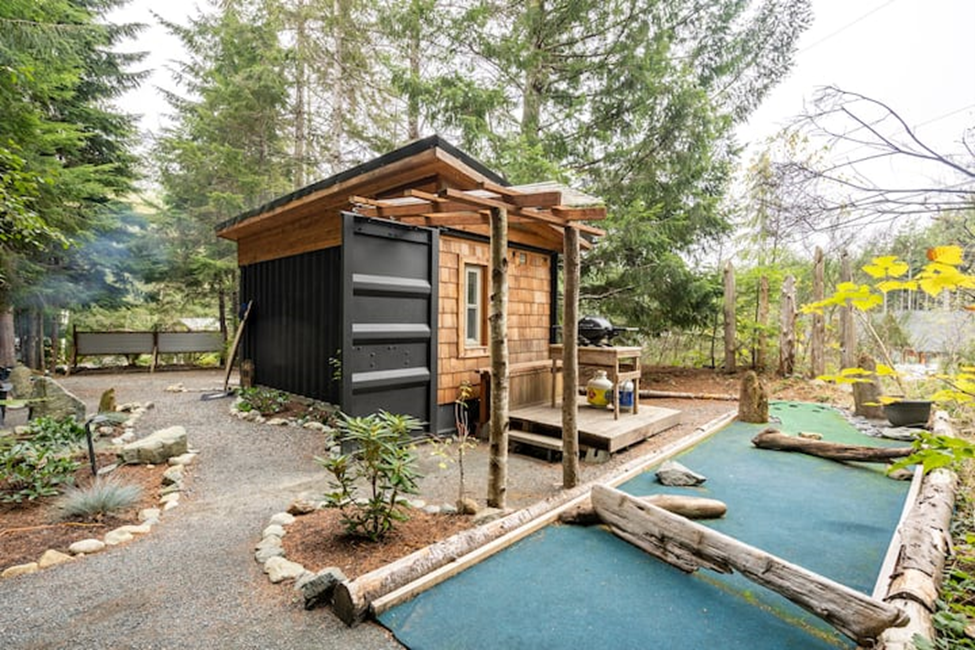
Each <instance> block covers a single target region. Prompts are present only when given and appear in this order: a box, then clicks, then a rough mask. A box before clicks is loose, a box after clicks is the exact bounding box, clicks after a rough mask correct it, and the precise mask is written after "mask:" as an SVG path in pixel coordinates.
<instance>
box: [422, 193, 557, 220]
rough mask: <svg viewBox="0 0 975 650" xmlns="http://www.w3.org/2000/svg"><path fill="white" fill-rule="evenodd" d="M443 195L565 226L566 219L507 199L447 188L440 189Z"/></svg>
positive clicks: (467, 202) (459, 200)
mask: <svg viewBox="0 0 975 650" xmlns="http://www.w3.org/2000/svg"><path fill="white" fill-rule="evenodd" d="M440 196H441V197H446V198H449V199H453V200H454V201H458V202H460V203H466V204H468V205H474V206H478V207H481V208H497V209H500V210H507V211H508V213H509V214H510V215H511V216H517V217H526V218H528V219H532V220H534V221H541V222H543V223H550V224H552V225H556V226H563V227H564V226H565V220H563V219H560V218H559V217H556V216H553V215H550V214H546V213H544V212H540V211H538V210H536V209H531V208H524V209H521V208H519V207H518V206H515V205H511V204H510V203H507V202H505V201H498V200H496V199H489V198H485V197H483V196H473V195H471V194H468V193H466V192H463V191H461V190H455V189H451V188H447V189H445V190H441V191H440Z"/></svg>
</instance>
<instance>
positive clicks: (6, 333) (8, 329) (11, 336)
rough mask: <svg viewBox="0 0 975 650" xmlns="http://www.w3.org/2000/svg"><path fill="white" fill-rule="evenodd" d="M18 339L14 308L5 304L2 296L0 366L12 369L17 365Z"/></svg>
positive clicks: (0, 301)
mask: <svg viewBox="0 0 975 650" xmlns="http://www.w3.org/2000/svg"><path fill="white" fill-rule="evenodd" d="M16 338H17V335H16V334H15V330H14V308H13V307H11V306H10V305H7V304H5V302H4V299H3V295H2V294H0V366H4V367H11V366H13V365H14V364H15V363H17V349H16V346H15V345H14V342H15V340H16Z"/></svg>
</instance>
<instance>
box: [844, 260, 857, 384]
mask: <svg viewBox="0 0 975 650" xmlns="http://www.w3.org/2000/svg"><path fill="white" fill-rule="evenodd" d="M840 282H853V268H852V264H851V263H850V254H849V253H848V252H847V251H843V253H842V254H841V255H840ZM856 365H857V334H856V322H855V321H854V319H853V308H852V307H850V306H849V305H844V306H842V307H840V368H841V369H842V368H856Z"/></svg>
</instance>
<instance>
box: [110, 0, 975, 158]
mask: <svg viewBox="0 0 975 650" xmlns="http://www.w3.org/2000/svg"><path fill="white" fill-rule="evenodd" d="M198 5H203V6H206V5H207V2H206V0H166V2H159V1H158V0H132V2H130V4H129V5H128V6H126V7H124V8H122V9H121V10H119V11H117V12H115V13H114V14H112V16H111V18H112V19H113V20H118V21H127V22H143V23H146V24H148V25H149V27H148V28H147V29H146V30H145V31H144V32H143V34H142V35H141V36H140V37H139V39H138V41H137V42H135V43H133V44H132V45H131V46H130V48H129V49H132V50H145V51H148V52H149V57H148V59H147V60H146V62H145V67H147V68H149V69H152V70H153V76H152V78H151V79H150V80H149V81H148V82H147V83H146V84H144V85H143V87H142V88H141V89H139V90H138V91H134V92H131V93H129V94H127V95H126V96H125V97H124V98H123V99H122V100H121V101H120V105H121V107H122V108H123V110H126V111H129V112H132V113H137V114H141V115H143V118H142V129H143V130H146V131H152V132H158V130H159V128H160V126H161V125H162V123H163V122H164V118H163V117H162V114H163V113H164V112H165V111H166V108H167V107H166V104H165V102H164V100H163V99H162V96H161V95H160V94H158V93H157V92H156V90H155V87H156V86H164V87H169V88H172V81H171V78H170V76H169V73H168V72H167V71H166V70H165V66H166V65H167V63H169V62H171V61H173V60H175V59H179V58H180V56H181V49H180V44H179V42H178V41H177V40H176V39H174V38H173V37H171V36H169V35H168V34H167V33H166V30H165V29H164V28H163V27H162V26H161V25H159V24H157V23H156V21H155V19H154V18H153V17H152V14H151V13H150V8H151V9H152V10H153V11H155V12H156V13H158V14H159V15H161V16H162V17H163V18H165V19H167V20H171V21H174V22H179V23H183V22H185V21H186V18H187V17H188V16H190V15H193V14H194V13H195V8H196V7H197V6H198ZM813 11H814V14H815V19H814V23H813V26H812V27H811V28H810V29H809V30H808V31H807V32H806V33H805V34H804V35H803V37H802V39H801V41H800V43H799V55H798V57H797V60H796V65H795V66H794V68H793V70H792V72H791V73H790V75H789V77H788V78H787V79H786V80H785V81H784V82H782V83H781V84H780V85H779V86H778V87H777V88H776V89H775V90H774V91H773V92H772V94H771V96H770V97H768V98H767V100H766V102H765V103H764V104H763V106H762V107H761V108H759V110H758V111H757V112H756V113H755V114H754V116H753V117H752V119H751V120H750V121H749V123H748V124H747V125H745V126H743V127H742V128H741V129H739V137H740V140H741V141H742V143H749V142H751V143H755V142H760V141H761V140H763V139H764V138H766V137H768V136H771V135H774V134H775V133H776V132H777V131H778V130H779V129H780V128H781V127H782V126H784V125H785V124H786V123H788V121H789V120H790V118H791V117H793V116H794V115H796V114H798V113H801V112H802V111H803V107H804V104H805V103H806V102H808V101H809V100H811V99H812V97H813V95H814V94H815V92H816V89H817V88H818V87H821V86H824V85H829V84H833V85H837V86H840V87H841V88H843V89H845V90H852V91H856V92H859V93H862V94H865V95H868V96H871V97H875V98H877V99H880V100H882V101H884V102H885V103H887V104H888V105H890V106H891V107H893V108H894V109H895V110H897V111H898V112H899V113H900V114H901V115H902V117H904V118H905V119H906V120H907V121H908V123H909V124H911V125H912V126H916V127H917V132H918V134H919V135H920V136H921V137H922V138H925V139H927V140H929V142H930V144H932V145H933V146H934V147H935V148H936V149H938V150H941V151H957V150H958V149H959V148H960V145H959V144H958V142H959V140H960V138H961V134H962V131H963V130H964V128H965V127H966V126H968V127H973V126H975V33H973V27H975V0H813ZM746 160H747V158H746Z"/></svg>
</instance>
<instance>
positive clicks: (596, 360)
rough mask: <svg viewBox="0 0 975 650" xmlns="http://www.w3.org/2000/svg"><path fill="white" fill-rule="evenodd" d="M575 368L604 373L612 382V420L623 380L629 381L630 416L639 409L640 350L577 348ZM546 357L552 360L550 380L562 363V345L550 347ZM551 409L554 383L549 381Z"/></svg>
mask: <svg viewBox="0 0 975 650" xmlns="http://www.w3.org/2000/svg"><path fill="white" fill-rule="evenodd" d="M578 353H579V366H593V367H597V368H601V369H604V370H606V376H607V377H608V378H609V380H610V381H611V382H613V418H614V419H617V420H618V419H619V417H620V384H622V383H623V382H624V381H627V380H629V381H632V382H633V413H638V412H639V409H640V356H641V355H642V354H643V348H641V347H640V346H630V347H597V346H590V345H586V346H579V348H578ZM548 356H549V359H551V361H552V377H553V379H554V377H555V374H556V373H557V372H558V370H559V364H560V363H561V362H562V346H561V345H550V346H549V348H548ZM552 386H553V389H552V406H553V407H554V406H555V401H556V400H555V398H556V395H555V389H554V386H555V382H554V381H553V382H552Z"/></svg>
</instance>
